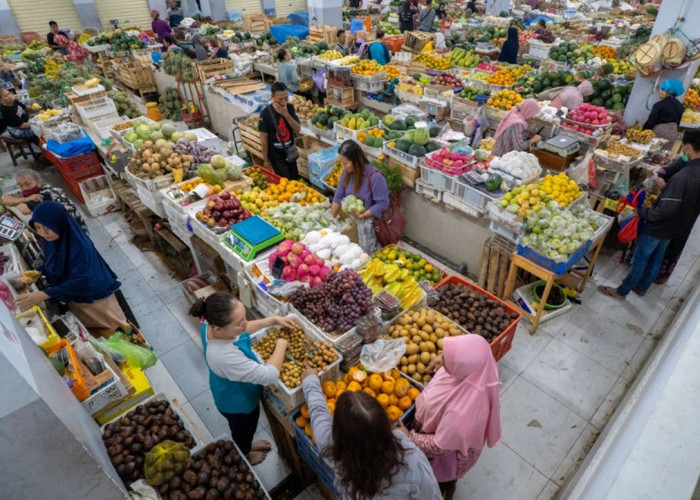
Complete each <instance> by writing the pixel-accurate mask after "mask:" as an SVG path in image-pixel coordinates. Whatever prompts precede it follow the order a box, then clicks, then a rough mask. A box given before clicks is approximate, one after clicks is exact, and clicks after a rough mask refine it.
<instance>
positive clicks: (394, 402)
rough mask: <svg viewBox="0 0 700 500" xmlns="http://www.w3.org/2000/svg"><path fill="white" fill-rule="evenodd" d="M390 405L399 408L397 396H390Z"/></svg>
mask: <svg viewBox="0 0 700 500" xmlns="http://www.w3.org/2000/svg"><path fill="white" fill-rule="evenodd" d="M389 404H390V405H394V406H398V404H399V398H397V397H396V394H389Z"/></svg>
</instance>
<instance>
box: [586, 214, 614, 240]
mask: <svg viewBox="0 0 700 500" xmlns="http://www.w3.org/2000/svg"><path fill="white" fill-rule="evenodd" d="M594 214H595V216H596V219H598V224H599V225H598V229H597V230H596V232H595V233H593V236H591V241H592V242H596V241H598V240H599V239H601V238H605V235H606V234H608V231H610V228H611V227H612V225H613V222H614V221H615V219H613V218H612V217H608V216H607V215H605V214H601V213H600V212H594Z"/></svg>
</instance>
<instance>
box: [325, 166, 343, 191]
mask: <svg viewBox="0 0 700 500" xmlns="http://www.w3.org/2000/svg"><path fill="white" fill-rule="evenodd" d="M342 173H343V164H342V163H340V160H336V161H335V165H334V166H333V170H331V173H330V175H329V176H328V177H326V180H325V181H324V182H325V183H326V184H328V185H329V186H330V187H332V188H337V187H338V183H339V182H340V174H342Z"/></svg>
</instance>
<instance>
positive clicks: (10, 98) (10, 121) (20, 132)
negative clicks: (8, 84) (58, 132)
mask: <svg viewBox="0 0 700 500" xmlns="http://www.w3.org/2000/svg"><path fill="white" fill-rule="evenodd" d="M0 117H2V118H1V120H2V121H1V122H0V125H1V127H0V128H3V129H4V128H7V131H8V132H9V133H10V135H11V136H12V137H14V138H15V139H22V140H24V141H27V142H31V143H32V144H36V145H37V146H38V145H39V138H38V137H37V136H36V134H35V133H34V132H32V129H31V128H30V127H29V114H28V113H27V107H26V106H25V105H24V103H22V102H20V101H18V100H17V99H16V98H15V95H14V94H13V93H12V92H10V91H9V90H7V89H2V90H1V91H0Z"/></svg>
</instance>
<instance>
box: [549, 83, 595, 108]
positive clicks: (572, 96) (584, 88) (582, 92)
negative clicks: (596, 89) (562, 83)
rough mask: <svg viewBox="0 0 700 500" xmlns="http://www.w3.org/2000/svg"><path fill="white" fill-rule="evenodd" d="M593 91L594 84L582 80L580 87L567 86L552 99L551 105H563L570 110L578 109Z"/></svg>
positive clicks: (556, 106)
mask: <svg viewBox="0 0 700 500" xmlns="http://www.w3.org/2000/svg"><path fill="white" fill-rule="evenodd" d="M592 93H593V85H591V82H589V81H588V80H584V81H582V82H581V83H580V84H579V85H578V87H574V86H571V85H569V86H567V87H564V90H562V91H561V92H559V94H558V95H557V96H556V97H555V98H554V99H552V102H550V103H549V105H550V106H553V107H555V108H561V107H562V106H563V107H565V108H566V109H568V110H572V109H576V108H578V107H579V106H580V105H581V104H583V98H584V97H587V96H589V95H591V94H592Z"/></svg>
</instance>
